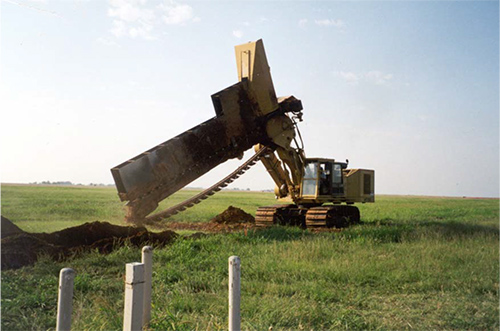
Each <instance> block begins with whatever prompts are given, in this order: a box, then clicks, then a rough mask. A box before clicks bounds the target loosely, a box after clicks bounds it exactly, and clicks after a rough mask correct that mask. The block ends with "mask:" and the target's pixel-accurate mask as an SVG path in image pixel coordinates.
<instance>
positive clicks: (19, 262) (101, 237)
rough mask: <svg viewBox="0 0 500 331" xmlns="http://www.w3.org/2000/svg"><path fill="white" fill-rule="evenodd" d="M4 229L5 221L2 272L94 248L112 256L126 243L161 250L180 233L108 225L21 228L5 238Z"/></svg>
mask: <svg viewBox="0 0 500 331" xmlns="http://www.w3.org/2000/svg"><path fill="white" fill-rule="evenodd" d="M7 221H8V220H6V222H7ZM8 222H9V223H11V224H12V222H10V221H8ZM6 224H7V223H6ZM12 225H13V226H15V225H14V224H12ZM3 226H4V219H3V218H2V247H1V248H2V254H1V255H2V256H1V259H2V270H6V269H16V268H20V267H23V266H26V265H30V264H33V263H35V262H36V260H37V258H38V256H39V255H40V254H47V255H48V256H50V257H52V258H53V259H55V260H58V261H61V260H64V259H65V258H67V257H70V256H74V255H77V254H79V253H83V252H87V251H90V250H95V249H97V250H98V251H99V252H101V253H110V252H112V251H113V249H115V248H117V247H120V246H121V245H123V244H124V243H125V242H130V243H131V244H132V245H134V246H138V247H140V246H144V245H146V244H151V245H154V246H155V247H160V246H163V245H166V244H168V243H170V242H172V241H173V240H175V239H176V238H177V234H176V233H175V232H173V231H170V230H167V231H163V232H160V233H154V232H149V231H148V230H147V229H146V228H144V227H131V226H118V225H113V224H110V223H107V222H92V223H85V224H82V225H79V226H75V227H72V228H67V229H64V230H61V231H57V232H53V233H27V232H24V231H22V230H20V229H19V230H20V231H21V232H15V233H11V235H8V236H6V237H3V236H4V233H3V232H4V231H3V230H4V229H3ZM8 226H10V225H8Z"/></svg>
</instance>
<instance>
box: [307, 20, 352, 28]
mask: <svg viewBox="0 0 500 331" xmlns="http://www.w3.org/2000/svg"><path fill="white" fill-rule="evenodd" d="M314 23H316V25H319V26H334V27H336V28H343V27H345V23H344V21H342V20H333V19H324V20H315V21H314Z"/></svg>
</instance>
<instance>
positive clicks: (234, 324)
mask: <svg viewBox="0 0 500 331" xmlns="http://www.w3.org/2000/svg"><path fill="white" fill-rule="evenodd" d="M240 266H241V261H240V258H239V257H237V256H231V257H230V258H229V331H239V330H241V320H240V298H241V294H240V284H241V280H240V270H241V269H240Z"/></svg>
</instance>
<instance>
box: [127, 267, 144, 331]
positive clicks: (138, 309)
mask: <svg viewBox="0 0 500 331" xmlns="http://www.w3.org/2000/svg"><path fill="white" fill-rule="evenodd" d="M125 271H126V274H125V308H124V313H123V331H140V330H142V308H143V307H142V305H143V302H144V264H142V263H139V262H133V263H127V264H126V265H125Z"/></svg>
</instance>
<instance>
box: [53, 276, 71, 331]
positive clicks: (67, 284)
mask: <svg viewBox="0 0 500 331" xmlns="http://www.w3.org/2000/svg"><path fill="white" fill-rule="evenodd" d="M74 278H75V271H74V270H73V269H71V268H63V269H61V272H60V273H59V296H58V298H57V323H56V331H69V330H71V313H72V312H73V279H74Z"/></svg>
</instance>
